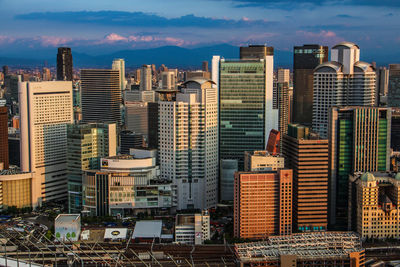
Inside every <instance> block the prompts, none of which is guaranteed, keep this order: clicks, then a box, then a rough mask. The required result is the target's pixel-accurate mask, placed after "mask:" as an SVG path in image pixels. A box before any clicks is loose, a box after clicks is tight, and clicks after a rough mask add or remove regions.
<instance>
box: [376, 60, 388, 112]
mask: <svg viewBox="0 0 400 267" xmlns="http://www.w3.org/2000/svg"><path fill="white" fill-rule="evenodd" d="M376 73H377V85H378V87H377V95H378V96H379V99H378V101H377V104H378V106H385V104H387V100H388V99H387V97H388V93H389V70H388V69H387V68H386V67H383V68H379V70H377V71H376Z"/></svg>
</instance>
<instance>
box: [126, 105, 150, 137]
mask: <svg viewBox="0 0 400 267" xmlns="http://www.w3.org/2000/svg"><path fill="white" fill-rule="evenodd" d="M148 112H149V110H148V103H147V102H125V126H126V129H127V130H130V131H132V132H135V133H137V134H142V135H145V136H146V137H147V135H148V134H149V128H148V120H149V118H148Z"/></svg>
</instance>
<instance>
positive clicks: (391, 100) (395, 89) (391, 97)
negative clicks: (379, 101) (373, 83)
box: [387, 64, 400, 108]
mask: <svg viewBox="0 0 400 267" xmlns="http://www.w3.org/2000/svg"><path fill="white" fill-rule="evenodd" d="M388 89H389V92H388V101H387V102H388V107H397V108H400V64H390V65H389V88H388Z"/></svg>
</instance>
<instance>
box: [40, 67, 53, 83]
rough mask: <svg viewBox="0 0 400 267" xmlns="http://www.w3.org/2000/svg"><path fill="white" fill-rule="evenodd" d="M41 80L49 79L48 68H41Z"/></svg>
mask: <svg viewBox="0 0 400 267" xmlns="http://www.w3.org/2000/svg"><path fill="white" fill-rule="evenodd" d="M42 81H51V72H50V69H49V68H43V69H42Z"/></svg>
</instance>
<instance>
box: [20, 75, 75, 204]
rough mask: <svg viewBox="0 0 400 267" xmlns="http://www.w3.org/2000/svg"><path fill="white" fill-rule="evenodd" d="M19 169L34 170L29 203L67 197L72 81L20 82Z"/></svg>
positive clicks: (71, 117)
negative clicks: (68, 131)
mask: <svg viewBox="0 0 400 267" xmlns="http://www.w3.org/2000/svg"><path fill="white" fill-rule="evenodd" d="M18 91H19V110H20V116H21V170H22V171H23V172H35V176H34V178H33V180H32V205H33V206H36V205H38V204H40V202H41V201H42V200H43V201H55V200H59V199H66V198H67V190H68V188H67V124H69V123H73V107H72V83H71V82H68V81H52V82H20V83H19V88H18Z"/></svg>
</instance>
